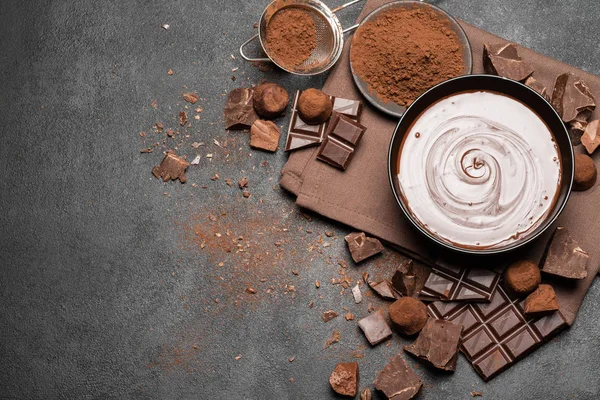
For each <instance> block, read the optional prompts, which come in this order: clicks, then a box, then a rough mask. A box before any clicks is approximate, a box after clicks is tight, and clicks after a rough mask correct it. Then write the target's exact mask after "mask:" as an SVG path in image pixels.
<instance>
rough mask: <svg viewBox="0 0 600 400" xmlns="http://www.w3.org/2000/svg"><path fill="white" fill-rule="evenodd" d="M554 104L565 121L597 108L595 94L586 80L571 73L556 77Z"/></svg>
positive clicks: (553, 92)
mask: <svg viewBox="0 0 600 400" xmlns="http://www.w3.org/2000/svg"><path fill="white" fill-rule="evenodd" d="M552 105H553V106H554V108H555V109H556V111H557V112H558V114H559V115H560V116H561V118H562V120H563V121H564V122H571V121H573V120H575V119H576V118H577V116H578V115H579V113H581V112H583V111H588V112H589V111H593V110H594V109H595V108H596V103H595V101H594V96H592V94H591V92H590V90H589V88H588V87H587V85H586V84H585V82H583V81H582V80H581V79H579V78H577V77H576V76H575V75H574V74H571V73H568V74H562V75H559V76H558V77H557V78H556V83H555V84H554V90H553V91H552ZM588 116H589V115H588Z"/></svg>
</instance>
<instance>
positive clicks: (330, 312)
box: [322, 310, 339, 322]
mask: <svg viewBox="0 0 600 400" xmlns="http://www.w3.org/2000/svg"><path fill="white" fill-rule="evenodd" d="M338 315H339V314H338V313H336V312H335V311H333V310H328V311H325V312H324V313H323V316H322V318H323V322H329V321H331V320H332V319H334V318H335V317H337V316H338Z"/></svg>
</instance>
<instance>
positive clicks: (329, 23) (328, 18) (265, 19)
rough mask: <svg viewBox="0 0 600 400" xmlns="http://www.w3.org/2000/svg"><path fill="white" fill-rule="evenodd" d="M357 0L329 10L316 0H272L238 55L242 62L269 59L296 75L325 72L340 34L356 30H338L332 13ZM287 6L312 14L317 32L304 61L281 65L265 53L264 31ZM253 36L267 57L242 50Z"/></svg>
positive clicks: (338, 51) (339, 50)
mask: <svg viewBox="0 0 600 400" xmlns="http://www.w3.org/2000/svg"><path fill="white" fill-rule="evenodd" d="M359 1H363V0H353V1H350V2H348V3H346V4H344V5H342V6H339V7H337V8H335V9H333V10H331V9H329V7H327V6H326V5H325V4H323V3H322V2H321V1H319V0H275V1H273V2H272V3H271V4H269V5H268V6H267V8H266V9H265V11H264V12H263V14H262V16H261V17H260V23H259V26H258V34H256V35H254V36H253V37H251V38H250V39H248V40H247V41H246V42H244V43H243V44H242V45H241V46H240V55H241V56H242V58H243V59H244V60H246V61H255V62H256V61H258V62H261V61H262V62H265V61H266V62H273V63H274V64H275V65H277V66H278V67H279V68H281V69H283V70H285V71H287V72H290V73H292V74H296V75H316V74H320V73H322V72H325V71H327V70H328V69H330V68H331V67H333V65H334V64H335V63H336V62H337V60H338V59H339V58H340V55H341V54H342V50H343V48H344V33H346V32H349V31H351V30H354V29H356V26H352V27H350V28H348V29H346V30H344V29H342V25H341V24H340V21H339V20H338V18H337V17H336V16H335V13H336V12H338V11H340V10H343V9H344V8H346V7H348V6H351V5H353V4H355V3H358V2H359ZM291 8H295V9H300V10H303V11H305V12H306V13H307V14H308V15H310V16H311V17H312V19H313V21H314V22H315V27H316V31H317V42H316V47H315V49H314V50H313V51H312V53H311V55H310V56H309V57H308V58H307V59H306V60H305V61H304V62H302V63H301V64H299V65H296V66H294V67H289V66H288V67H285V66H283V65H281V64H279V63H278V62H277V61H276V59H275V58H274V57H273V54H269V49H268V47H267V46H265V43H266V36H267V35H266V32H267V25H268V24H269V21H270V20H271V18H273V17H274V16H275V14H277V13H278V12H281V11H282V10H286V9H291ZM256 38H258V39H259V41H260V44H261V47H262V49H263V51H264V52H265V54H266V55H267V57H268V58H252V57H249V56H247V55H246V54H245V53H244V48H245V47H246V46H247V45H248V44H249V43H250V42H252V41H253V40H255V39H256Z"/></svg>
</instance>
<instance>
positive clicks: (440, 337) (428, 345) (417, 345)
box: [404, 318, 463, 371]
mask: <svg viewBox="0 0 600 400" xmlns="http://www.w3.org/2000/svg"><path fill="white" fill-rule="evenodd" d="M462 329H463V327H462V325H459V324H455V323H452V322H450V321H444V320H438V319H435V318H429V319H428V320H427V324H425V327H424V328H423V330H421V333H419V337H417V340H415V342H414V343H413V344H411V345H410V346H406V345H405V346H404V350H406V351H407V352H409V353H410V354H412V355H414V356H416V357H418V358H419V359H421V360H424V361H427V362H428V363H429V364H431V365H432V366H434V367H435V368H438V369H443V370H446V371H456V360H457V359H458V346H459V345H460V334H461V332H462Z"/></svg>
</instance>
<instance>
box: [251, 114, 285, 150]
mask: <svg viewBox="0 0 600 400" xmlns="http://www.w3.org/2000/svg"><path fill="white" fill-rule="evenodd" d="M278 143H279V128H278V127H277V125H275V124H274V123H273V121H264V120H262V119H257V120H256V121H254V124H252V128H250V146H251V147H254V148H255V149H261V150H266V151H276V150H277V145H278Z"/></svg>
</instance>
